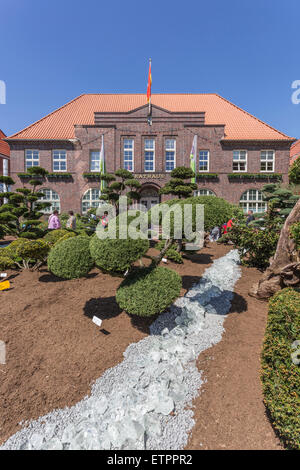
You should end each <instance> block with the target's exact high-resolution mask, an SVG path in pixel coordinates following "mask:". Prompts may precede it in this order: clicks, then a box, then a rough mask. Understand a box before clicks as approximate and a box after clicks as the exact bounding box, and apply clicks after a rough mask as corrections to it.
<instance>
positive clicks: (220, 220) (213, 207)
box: [148, 196, 242, 233]
mask: <svg viewBox="0 0 300 470" xmlns="http://www.w3.org/2000/svg"><path fill="white" fill-rule="evenodd" d="M163 204H168V205H169V206H172V205H173V204H179V205H180V206H181V207H182V215H183V214H184V212H183V208H184V205H185V204H191V205H192V229H193V230H195V229H196V206H197V204H203V205H204V230H205V231H210V230H211V229H213V228H214V227H215V226H216V225H217V226H221V225H222V224H224V223H225V222H228V220H229V219H231V218H232V217H234V216H236V215H238V214H242V211H241V209H239V208H238V207H237V206H235V205H233V204H230V203H229V202H227V201H225V199H222V198H219V197H216V196H194V197H189V198H186V199H171V200H169V201H165V203H163ZM160 207H161V204H157V205H156V206H154V207H153V208H152V209H151V210H150V211H149V212H148V214H149V220H150V217H151V215H152V214H153V213H157V214H159V210H160ZM173 218H174V217H173V214H172V213H171V221H172V220H173ZM182 219H184V218H183V217H182ZM161 220H162V217H161V216H160V217H159V221H160V222H161ZM187 225H189V224H187ZM171 228H172V222H171ZM183 229H184V223H183V224H182V231H183ZM171 233H172V231H171Z"/></svg>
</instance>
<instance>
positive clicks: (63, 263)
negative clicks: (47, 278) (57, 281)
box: [48, 236, 94, 279]
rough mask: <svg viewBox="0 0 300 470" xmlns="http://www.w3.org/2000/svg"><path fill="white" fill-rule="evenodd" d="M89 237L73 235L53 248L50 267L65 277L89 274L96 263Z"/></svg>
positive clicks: (58, 274) (71, 277)
mask: <svg viewBox="0 0 300 470" xmlns="http://www.w3.org/2000/svg"><path fill="white" fill-rule="evenodd" d="M89 243H90V240H89V238H87V237H80V236H78V237H72V238H68V239H67V240H64V241H62V242H61V243H58V244H56V245H55V246H53V248H51V250H50V253H49V256H48V269H49V271H51V272H52V273H53V274H55V275H56V276H58V277H61V278H63V279H75V278H78V277H83V276H86V275H87V274H88V272H89V271H90V270H91V269H92V267H93V265H94V261H93V259H92V257H91V255H90V250H89Z"/></svg>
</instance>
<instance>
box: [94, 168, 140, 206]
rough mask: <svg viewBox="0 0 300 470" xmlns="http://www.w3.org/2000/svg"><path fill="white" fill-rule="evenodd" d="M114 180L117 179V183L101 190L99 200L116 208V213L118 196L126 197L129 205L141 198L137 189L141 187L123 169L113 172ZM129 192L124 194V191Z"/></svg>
mask: <svg viewBox="0 0 300 470" xmlns="http://www.w3.org/2000/svg"><path fill="white" fill-rule="evenodd" d="M113 176H114V180H116V178H119V180H118V181H113V182H111V183H110V185H109V186H108V187H107V188H105V189H104V190H103V194H102V195H101V196H100V199H101V200H103V201H108V202H110V203H111V204H113V205H114V206H115V207H116V211H117V212H118V209H119V198H120V196H121V195H122V194H123V195H126V196H127V197H128V205H131V204H132V203H133V201H139V200H140V198H141V196H140V194H139V192H138V189H140V187H141V183H140V182H139V181H138V180H136V179H134V178H133V177H132V173H131V172H130V171H128V170H126V169H124V168H119V170H117V171H116V172H115V174H114V175H113ZM127 188H128V189H129V191H127V192H125V193H124V191H126V189H127Z"/></svg>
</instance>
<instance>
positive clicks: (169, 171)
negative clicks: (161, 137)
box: [165, 137, 176, 173]
mask: <svg viewBox="0 0 300 470" xmlns="http://www.w3.org/2000/svg"><path fill="white" fill-rule="evenodd" d="M168 140H173V141H174V148H171V147H167V141H168ZM167 152H169V153H170V152H172V153H173V155H174V157H173V163H174V167H173V168H172V170H167ZM168 161H171V160H168ZM174 168H176V139H174V137H166V138H165V171H166V173H171V171H173V170H174Z"/></svg>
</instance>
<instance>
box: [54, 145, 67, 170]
mask: <svg viewBox="0 0 300 470" xmlns="http://www.w3.org/2000/svg"><path fill="white" fill-rule="evenodd" d="M55 152H59V155H60V153H61V152H64V153H65V159H64V160H63V159H61V158H58V159H55V158H54V153H55ZM54 161H56V162H58V164H59V167H60V164H61V162H64V163H65V164H66V168H65V170H62V169H61V168H59V170H55V169H54ZM67 168H68V164H67V151H66V150H65V149H54V150H52V170H53V171H55V172H57V173H64V172H66V171H67Z"/></svg>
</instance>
